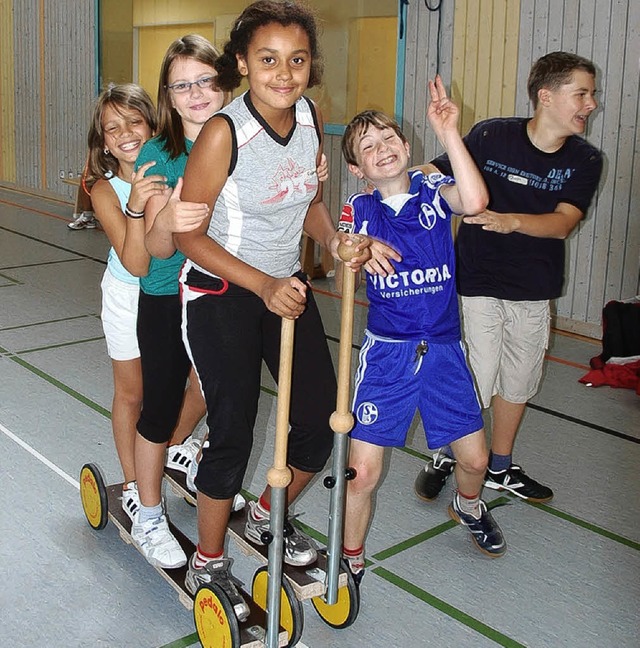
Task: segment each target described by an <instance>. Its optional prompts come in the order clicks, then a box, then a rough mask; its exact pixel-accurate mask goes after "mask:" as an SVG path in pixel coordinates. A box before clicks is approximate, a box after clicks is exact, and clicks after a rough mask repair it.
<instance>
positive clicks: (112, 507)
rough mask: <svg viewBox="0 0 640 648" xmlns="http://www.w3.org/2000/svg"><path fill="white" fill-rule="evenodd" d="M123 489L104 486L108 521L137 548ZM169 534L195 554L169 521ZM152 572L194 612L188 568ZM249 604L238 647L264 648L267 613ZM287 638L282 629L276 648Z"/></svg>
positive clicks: (246, 597) (122, 536)
mask: <svg viewBox="0 0 640 648" xmlns="http://www.w3.org/2000/svg"><path fill="white" fill-rule="evenodd" d="M122 486H123V484H111V485H110V486H107V487H106V490H107V498H108V514H109V519H110V520H111V521H112V522H113V523H114V524H115V525H116V526H117V527H118V531H119V532H120V537H121V538H122V540H124V542H126V543H127V544H131V545H133V546H134V547H136V548H137V546H136V545H135V543H134V542H133V540H132V538H131V520H130V519H129V516H128V515H127V514H126V513H125V512H124V510H123V509H122ZM169 528H170V529H171V533H173V535H174V536H175V538H176V540H177V541H178V542H179V543H180V546H181V547H182V550H183V551H184V552H185V554H186V555H187V556H190V555H191V554H192V553H193V552H194V551H195V545H194V544H193V542H191V540H189V538H187V536H185V535H184V533H182V531H180V529H178V528H177V527H176V526H174V525H173V524H171V522H169ZM153 567H154V569H155V570H156V571H157V572H158V573H159V574H160V575H161V576H162V577H163V578H164V579H165V580H166V581H167V583H169V585H171V587H173V589H174V590H175V591H176V592H177V594H178V599H179V600H180V602H181V603H182V604H183V605H184V606H185V607H186V608H187V609H188V610H192V609H193V597H192V596H191V594H190V593H189V592H188V591H187V589H186V588H185V584H184V579H185V576H186V574H187V565H184V566H183V567H178V568H177V569H162V568H161V567H156V566H155V565H153ZM245 600H246V601H247V603H248V604H249V608H250V610H251V613H250V615H249V618H248V619H247V620H246V621H244V622H243V623H242V624H240V646H241V648H264V641H263V639H264V635H265V631H264V628H265V627H266V614H265V612H264V610H262V609H261V608H260V607H259V606H258V605H256V604H255V603H254V602H253V600H252V599H251V597H250V596H245ZM287 641H288V635H287V633H286V631H285V630H283V629H281V630H280V634H279V636H278V645H279V646H286V645H287Z"/></svg>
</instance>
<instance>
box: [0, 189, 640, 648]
mask: <svg viewBox="0 0 640 648" xmlns="http://www.w3.org/2000/svg"><path fill="white" fill-rule="evenodd" d="M70 214H71V206H70V205H69V204H68V203H66V202H63V201H60V200H53V199H45V198H41V197H35V196H32V195H29V194H26V193H22V192H20V191H16V190H13V189H7V188H0V304H1V308H0V368H1V369H0V375H1V376H2V379H1V380H0V456H1V457H2V469H1V470H0V492H1V495H0V497H1V502H2V505H1V510H2V513H1V515H0V537H1V538H2V540H1V541H0V573H2V574H4V577H3V578H4V579H5V585H4V586H3V587H2V589H1V593H0V607H1V609H2V610H3V613H2V624H1V626H0V644H1V645H2V646H7V647H9V646H11V647H12V648H17V647H32V646H39V645H46V646H48V648H75V647H81V646H82V647H85V646H91V647H95V646H99V647H105V648H107V647H108V648H116V647H118V648H121V647H126V648H160V647H162V648H169V647H171V648H178V647H182V646H192V645H198V640H197V636H196V634H195V631H194V625H193V619H192V615H191V612H189V611H187V610H186V609H185V608H184V607H183V606H182V605H181V604H180V603H179V601H178V599H177V596H176V595H175V593H174V590H173V589H172V588H171V587H170V586H169V585H168V584H167V583H166V582H165V581H164V580H163V579H162V578H161V577H160V576H159V575H158V574H157V573H156V571H155V570H153V569H152V568H151V567H150V566H149V565H147V563H146V562H145V561H144V559H143V558H142V556H141V555H140V554H139V553H138V552H137V551H136V550H135V549H134V548H133V547H131V546H129V545H126V544H125V543H123V542H122V541H121V540H120V537H119V534H118V531H117V529H116V527H115V526H114V525H113V524H108V525H107V527H106V528H105V529H104V530H102V531H94V530H92V529H91V528H90V527H89V525H88V524H87V522H86V519H85V516H84V513H83V510H82V507H81V504H80V497H79V493H78V474H79V471H80V468H81V467H82V465H83V464H84V463H86V462H95V463H96V464H98V465H99V466H100V468H101V469H102V471H103V473H104V475H105V477H106V481H107V483H114V482H118V481H120V480H121V474H120V470H119V465H118V461H117V458H116V454H115V450H114V447H113V441H112V436H111V427H110V421H109V409H110V405H111V397H112V378H111V365H110V361H109V359H108V357H107V354H106V347H105V343H104V339H103V335H102V328H101V324H100V318H99V313H100V287H99V286H100V280H101V277H102V274H103V272H104V269H105V259H106V256H107V250H108V242H107V240H106V237H105V235H104V233H103V232H102V231H101V230H99V229H97V230H82V231H71V230H69V229H68V228H67V227H66V225H67V223H68V222H69V219H70ZM314 286H315V288H316V292H317V298H318V301H319V304H320V308H321V310H322V313H323V317H324V322H325V328H326V332H327V336H328V339H329V344H330V346H331V348H332V350H333V352H334V357H335V358H336V359H337V346H338V345H337V341H338V337H339V325H340V324H339V313H340V299H339V298H338V297H337V295H336V294H335V293H334V291H333V290H332V282H331V280H321V281H316V282H314ZM356 298H357V301H358V302H359V303H358V304H357V305H356V319H355V329H356V333H355V339H354V343H355V345H356V346H357V345H359V343H360V341H361V332H362V329H363V326H364V322H365V320H366V305H365V304H364V303H363V300H364V295H363V294H362V291H359V292H358V294H357V296H356ZM599 351H600V345H599V343H597V342H595V341H590V340H586V339H582V338H577V337H574V336H568V335H565V334H560V333H557V332H554V334H553V336H552V344H551V348H550V349H549V356H548V361H547V363H546V368H545V376H544V381H543V385H542V389H541V390H540V393H539V394H538V395H537V396H536V397H535V398H534V399H533V401H532V402H531V403H530V405H529V407H528V408H527V412H526V415H525V420H524V422H523V425H522V429H521V433H520V437H519V441H518V444H517V448H516V450H517V454H516V460H517V461H518V462H519V463H522V465H523V466H524V468H525V469H526V470H528V472H529V473H530V474H532V476H534V477H536V478H538V479H539V480H541V481H542V482H544V483H547V484H549V485H551V486H552V487H553V489H554V491H555V493H556V496H555V499H554V500H553V501H552V502H551V503H550V504H548V505H530V504H527V503H525V502H522V501H520V500H518V499H516V498H512V497H510V496H505V495H504V494H502V493H498V492H496V491H489V490H487V491H485V496H486V499H487V500H488V501H490V502H491V503H492V505H494V506H495V508H494V509H493V512H494V516H495V517H496V519H497V520H498V522H499V523H500V525H501V527H502V530H503V531H504V534H505V537H506V539H507V542H508V546H509V549H508V551H507V553H506V555H505V556H504V557H502V558H500V559H498V560H491V559H488V558H485V557H483V556H482V555H481V554H480V553H479V552H478V551H477V550H476V549H475V548H474V547H473V545H472V543H471V541H470V538H469V534H468V532H467V531H466V530H465V529H464V528H462V527H459V526H457V525H454V523H453V522H452V521H450V520H449V517H448V515H447V512H446V510H447V506H448V503H449V500H450V496H451V491H450V489H451V484H450V483H449V484H448V485H447V487H446V490H445V492H443V493H442V494H441V495H440V497H439V498H438V499H437V500H436V501H434V502H432V503H430V504H427V503H424V502H421V501H420V500H418V499H417V498H416V497H415V495H414V493H413V482H414V479H415V476H416V474H417V473H418V471H419V470H420V469H421V468H422V467H423V465H424V462H425V459H426V458H427V450H426V446H425V441H424V436H423V434H422V427H421V425H420V423H419V421H418V420H416V422H415V423H414V426H413V428H412V431H411V433H410V440H409V445H408V447H407V448H405V449H394V450H393V451H391V452H389V453H388V456H387V463H386V469H385V474H384V479H383V481H382V483H381V486H380V489H379V491H378V494H377V498H376V504H375V517H374V519H373V523H372V525H371V530H370V533H369V538H368V543H367V549H368V557H369V559H370V561H371V563H372V564H371V566H370V567H369V569H368V571H367V574H366V576H365V578H364V580H363V583H362V586H361V609H360V613H359V616H358V618H357V620H356V621H355V623H354V624H353V625H352V626H351V627H349V628H346V629H343V630H334V629H333V628H331V627H329V626H327V625H326V624H325V623H324V622H323V621H322V620H321V619H320V618H319V617H318V616H317V614H316V612H315V610H314V609H313V607H312V606H311V604H310V602H305V603H304V610H305V625H304V632H303V634H302V640H301V643H300V644H299V647H300V648H303V647H304V646H306V647H309V648H332V647H336V648H338V647H340V648H360V647H361V646H370V647H371V648H390V647H402V648H408V647H414V646H431V645H433V646H445V647H447V648H449V647H453V648H458V647H460V648H466V647H467V646H474V647H479V648H484V647H485V646H486V647H487V648H488V647H490V646H496V645H498V646H508V647H519V646H531V647H536V648H549V647H553V648H555V647H557V646H568V647H571V648H578V647H579V648H589V647H593V648H596V647H597V648H607V647H613V646H616V647H623V646H628V647H630V648H631V647H634V648H637V646H638V645H639V643H638V642H639V639H638V637H639V636H640V623H639V618H640V617H639V615H638V610H639V609H640V522H639V520H640V480H639V479H638V469H639V467H640V445H639V444H640V416H638V413H639V404H640V400H639V399H638V396H636V394H635V393H633V392H632V391H631V390H623V389H611V388H608V387H601V388H598V389H593V388H588V387H586V386H584V385H582V384H580V383H578V378H580V376H582V375H583V374H584V373H585V372H586V371H587V369H588V362H589V358H590V357H591V356H594V355H596V354H598V353H599ZM355 362H357V350H355V349H354V363H355ZM274 393H275V392H274V385H273V381H272V380H271V378H270V377H269V376H268V375H267V374H266V373H265V375H264V379H263V393H262V397H261V403H260V411H259V417H258V422H257V425H256V432H255V437H256V443H255V447H254V453H253V455H252V460H251V463H250V467H249V471H248V473H247V477H246V480H245V485H244V486H245V489H246V490H247V491H248V493H250V494H253V495H257V494H259V492H260V491H261V488H262V485H263V483H264V479H265V473H266V470H267V468H268V467H269V466H270V465H271V460H272V444H271V441H272V438H273V433H274V420H275V397H274ZM166 496H167V503H168V510H169V514H170V516H171V518H172V520H173V521H174V523H175V524H176V525H177V526H179V527H180V528H181V529H182V530H183V531H184V532H185V533H186V534H187V535H189V536H190V537H191V538H192V539H195V537H196V527H195V517H196V516H195V511H194V510H193V508H191V507H190V506H188V505H187V504H186V502H184V501H183V500H182V499H180V498H178V497H176V496H175V495H174V494H173V493H172V492H171V490H170V489H167V495H166ZM328 502H329V496H328V492H327V491H326V490H325V489H324V487H323V486H322V484H321V482H320V480H317V481H315V482H314V483H313V485H312V487H311V488H310V489H309V491H308V492H306V493H305V495H304V496H303V497H302V498H301V500H300V501H299V503H298V504H297V506H296V512H297V513H301V514H302V516H301V521H302V522H303V523H304V524H305V525H307V526H308V527H309V528H310V530H311V532H312V533H313V534H314V535H315V536H316V537H318V538H322V537H323V535H324V534H326V532H327V523H328ZM229 553H230V555H231V556H233V557H234V558H235V559H236V562H235V565H234V573H236V575H237V576H238V577H240V578H241V579H242V580H243V581H244V582H245V583H246V584H247V586H250V584H251V579H252V575H253V573H254V571H255V570H256V569H257V567H258V566H259V564H260V563H258V562H257V561H256V560H254V559H253V558H251V557H247V556H245V555H244V554H242V553H240V552H239V551H238V549H237V547H236V546H235V543H234V542H233V541H230V542H229Z"/></svg>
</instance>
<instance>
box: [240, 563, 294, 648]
mask: <svg viewBox="0 0 640 648" xmlns="http://www.w3.org/2000/svg"><path fill="white" fill-rule="evenodd" d="M268 582H269V577H268V574H267V567H260V569H258V571H257V572H256V573H255V574H254V576H253V582H252V583H251V598H252V599H253V600H254V601H255V602H256V604H257V605H259V606H260V607H261V608H262V609H263V610H266V609H267V589H268V588H267V584H268ZM280 625H281V626H282V627H283V628H284V629H285V630H286V631H287V634H288V635H289V643H287V644H286V645H287V646H295V645H296V644H297V643H298V641H300V637H302V630H303V628H304V612H303V610H302V603H300V601H299V600H298V599H297V598H296V595H295V594H294V592H293V587H291V583H289V581H288V580H287V579H286V578H283V579H282V588H281V590H280Z"/></svg>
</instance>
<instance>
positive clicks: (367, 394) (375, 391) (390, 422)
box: [351, 331, 484, 449]
mask: <svg viewBox="0 0 640 648" xmlns="http://www.w3.org/2000/svg"><path fill="white" fill-rule="evenodd" d="M418 344H419V342H418V341H412V342H407V341H391V340H386V339H384V338H379V337H376V336H374V335H372V334H371V333H369V331H366V333H365V339H364V344H363V345H362V349H361V351H360V366H359V367H358V371H357V374H356V380H355V394H354V400H353V412H354V415H355V419H356V422H355V425H354V428H353V430H352V431H351V437H352V438H353V439H359V440H361V441H366V442H368V443H372V444H374V445H377V446H398V447H401V446H404V445H405V443H406V439H407V432H408V430H409V426H410V425H411V421H412V420H413V416H414V414H415V412H416V409H418V410H419V411H420V416H421V417H422V424H423V426H424V430H425V436H426V439H427V446H428V447H429V448H431V449H436V448H440V447H441V446H444V445H447V444H449V443H451V442H452V441H455V440H456V439H460V438H462V437H463V436H466V435H467V434H471V433H472V432H476V431H477V430H480V429H481V428H482V427H483V425H484V424H483V421H482V414H481V412H480V405H479V404H478V397H477V395H476V392H475V388H474V385H473V379H472V377H471V372H470V371H469V369H468V367H467V363H466V360H465V356H464V351H463V349H462V344H461V343H460V342H455V343H453V344H429V345H428V346H427V350H426V352H424V353H422V354H421V353H419V350H418V348H417V347H418Z"/></svg>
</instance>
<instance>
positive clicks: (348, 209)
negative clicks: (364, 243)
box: [338, 203, 353, 233]
mask: <svg viewBox="0 0 640 648" xmlns="http://www.w3.org/2000/svg"><path fill="white" fill-rule="evenodd" d="M338 229H339V230H340V231H341V232H347V233H349V232H353V205H351V204H349V203H347V204H346V205H345V206H344V207H343V208H342V213H341V214H340V221H339V222H338Z"/></svg>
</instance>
